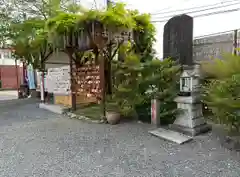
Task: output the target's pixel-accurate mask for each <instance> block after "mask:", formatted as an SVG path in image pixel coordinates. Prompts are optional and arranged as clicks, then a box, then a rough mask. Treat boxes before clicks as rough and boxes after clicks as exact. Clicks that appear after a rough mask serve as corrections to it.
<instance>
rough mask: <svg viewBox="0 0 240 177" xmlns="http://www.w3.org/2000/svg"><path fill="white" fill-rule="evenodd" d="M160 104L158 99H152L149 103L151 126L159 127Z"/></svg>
mask: <svg viewBox="0 0 240 177" xmlns="http://www.w3.org/2000/svg"><path fill="white" fill-rule="evenodd" d="M159 106H160V104H159V100H158V99H152V101H151V124H153V125H155V126H156V127H159V126H160V116H159V113H160V110H159V109H160V107H159Z"/></svg>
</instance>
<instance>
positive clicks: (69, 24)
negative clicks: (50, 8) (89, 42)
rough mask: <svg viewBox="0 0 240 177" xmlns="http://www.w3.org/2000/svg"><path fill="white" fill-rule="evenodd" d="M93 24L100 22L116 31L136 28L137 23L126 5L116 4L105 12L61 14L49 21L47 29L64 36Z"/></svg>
mask: <svg viewBox="0 0 240 177" xmlns="http://www.w3.org/2000/svg"><path fill="white" fill-rule="evenodd" d="M92 22H100V23H101V24H103V25H104V26H105V27H107V28H108V29H114V30H118V29H119V28H126V29H129V28H130V29H131V28H133V27H134V26H135V22H134V20H133V18H132V16H131V14H130V12H129V11H128V10H126V9H125V5H124V4H122V3H116V4H115V5H113V6H110V7H109V8H108V9H107V10H104V11H100V10H88V11H87V10H86V11H85V12H84V13H81V14H71V13H65V12H61V13H59V15H58V16H56V17H54V18H50V19H48V21H47V23H46V27H47V29H48V30H50V31H55V32H56V33H57V34H62V33H63V32H69V31H71V32H73V31H79V29H81V28H86V25H87V24H90V23H92Z"/></svg>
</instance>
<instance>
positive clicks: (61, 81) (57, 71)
mask: <svg viewBox="0 0 240 177" xmlns="http://www.w3.org/2000/svg"><path fill="white" fill-rule="evenodd" d="M70 79H71V77H70V66H63V67H59V68H49V69H48V73H47V79H46V87H47V90H48V92H50V93H54V94H63V95H69V94H70V93H71V91H70V86H71V81H70Z"/></svg>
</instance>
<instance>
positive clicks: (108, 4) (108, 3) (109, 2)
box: [107, 0, 111, 9]
mask: <svg viewBox="0 0 240 177" xmlns="http://www.w3.org/2000/svg"><path fill="white" fill-rule="evenodd" d="M110 5H111V1H110V0H107V9H108V8H109V6H110Z"/></svg>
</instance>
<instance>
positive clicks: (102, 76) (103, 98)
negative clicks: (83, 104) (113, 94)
mask: <svg viewBox="0 0 240 177" xmlns="http://www.w3.org/2000/svg"><path fill="white" fill-rule="evenodd" d="M98 57H99V63H100V84H101V112H102V118H103V120H105V119H106V84H105V58H104V56H103V52H102V50H101V51H100V53H99V56H98Z"/></svg>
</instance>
